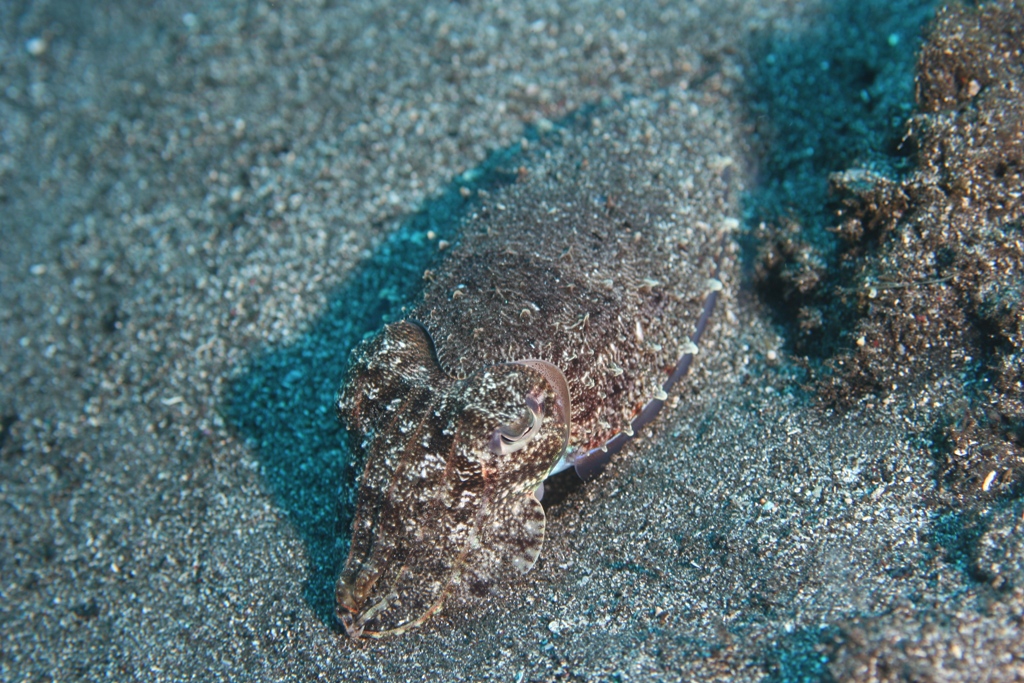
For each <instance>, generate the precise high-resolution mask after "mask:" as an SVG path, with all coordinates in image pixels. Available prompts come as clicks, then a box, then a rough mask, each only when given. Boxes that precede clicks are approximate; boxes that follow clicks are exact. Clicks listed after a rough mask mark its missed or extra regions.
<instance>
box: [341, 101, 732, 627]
mask: <svg viewBox="0 0 1024 683" xmlns="http://www.w3.org/2000/svg"><path fill="white" fill-rule="evenodd" d="M683 109H684V108H683V107H682V105H681V104H680V102H678V101H676V100H675V99H673V98H672V97H669V96H664V97H662V98H661V99H636V100H632V101H631V102H629V103H627V104H626V105H620V106H618V107H616V108H599V109H598V110H597V111H596V112H592V113H591V114H590V115H589V116H582V115H581V116H579V117H577V119H576V120H574V121H571V122H570V123H568V124H566V125H565V126H564V127H562V128H560V129H556V130H555V131H552V132H551V133H549V134H548V135H546V136H544V137H542V138H541V139H539V140H535V141H533V142H532V143H531V144H529V146H528V148H526V149H524V150H523V151H522V152H521V154H520V155H519V161H520V162H521V166H520V167H519V168H518V169H516V180H515V182H512V183H511V184H509V185H507V186H505V187H503V188H502V189H500V190H497V191H492V192H490V193H478V194H479V196H478V197H477V198H476V200H475V201H476V202H477V203H476V204H475V205H474V208H472V210H471V211H470V213H469V214H468V216H467V217H466V218H465V219H464V221H463V223H462V225H461V226H460V231H459V237H458V239H457V240H456V241H455V243H454V244H453V245H452V246H451V247H450V248H448V249H447V251H446V252H445V253H446V255H445V257H444V259H443V261H442V262H441V265H440V266H439V267H438V268H437V269H436V270H435V271H428V272H427V273H425V276H424V282H423V287H422V291H421V292H420V293H419V294H418V295H417V297H416V299H415V300H414V302H413V304H412V305H411V306H409V307H408V309H407V314H406V317H405V319H403V320H400V321H398V322H394V323H392V324H389V325H386V326H385V327H384V328H383V329H382V330H381V331H380V332H379V333H378V334H377V335H376V336H375V337H373V338H372V339H370V340H368V341H366V342H364V343H363V344H362V345H360V346H359V347H357V348H356V349H355V351H354V352H353V356H352V359H351V364H350V369H349V370H348V373H347V375H346V377H345V379H344V381H343V384H342V389H341V392H340V394H339V397H338V401H337V408H338V412H339V416H340V418H341V419H342V421H343V423H344V425H345V427H346V428H347V430H348V432H349V434H350V436H351V438H352V444H353V448H354V450H356V451H357V452H359V453H360V454H362V456H363V457H364V458H365V461H364V462H365V464H364V465H363V469H362V474H361V479H360V483H359V493H358V501H357V508H356V514H355V519H354V521H353V524H352V540H351V545H350V549H349V554H348V558H347V561H346V562H345V566H344V569H343V570H342V573H341V576H340V578H339V579H338V582H337V587H336V599H337V616H338V619H339V621H340V622H341V624H342V625H343V627H344V629H345V630H346V632H347V633H348V635H350V636H351V637H353V638H361V637H375V638H378V637H383V636H389V635H397V634H401V633H403V632H405V631H408V630H409V629H411V628H414V627H416V626H419V625H421V624H423V623H424V622H425V621H426V620H427V619H429V618H430V617H431V616H432V615H433V614H435V613H436V612H437V611H438V610H440V609H441V608H442V606H443V604H444V603H445V601H446V599H448V598H449V597H450V596H452V595H455V594H459V595H462V596H466V597H472V596H486V595H489V594H490V593H492V591H493V590H494V588H495V587H496V586H498V585H499V584H501V583H503V582H509V581H512V580H514V579H515V578H516V577H517V576H520V575H522V574H525V573H526V572H528V571H529V570H530V569H531V568H532V567H533V566H534V564H535V563H536V562H537V558H538V556H539V555H540V552H541V547H542V545H543V543H544V534H545V515H544V509H543V507H542V506H541V503H540V501H539V495H542V490H543V482H544V480H545V479H546V478H547V477H549V476H551V475H552V474H554V473H557V472H559V471H561V470H564V469H567V468H570V467H571V468H575V470H576V471H577V472H578V473H579V474H580V476H582V477H584V478H589V477H591V476H593V474H594V473H596V472H597V471H599V470H600V469H601V468H602V467H603V466H604V465H605V463H607V461H608V459H609V458H610V457H611V455H612V454H614V453H616V452H617V451H619V450H620V449H621V448H622V446H623V445H624V444H625V443H626V442H627V441H628V440H629V439H630V438H631V437H632V436H633V435H634V434H636V433H637V432H638V431H639V430H640V429H641V428H642V427H643V426H644V425H646V424H647V423H649V422H650V421H651V420H652V419H654V417H655V416H656V415H657V414H658V412H659V411H660V410H661V409H662V407H663V406H664V405H665V404H666V403H668V402H670V396H671V395H672V394H673V391H674V390H677V384H678V383H679V381H680V380H681V379H682V378H683V377H684V376H685V375H686V374H687V371H688V370H689V368H690V366H691V363H692V362H693V359H694V357H695V356H696V355H697V353H698V349H699V344H700V343H701V341H702V337H703V336H704V332H705V330H706V328H707V327H708V323H709V319H710V318H711V314H712V310H713V309H714V307H715V304H716V301H717V300H718V298H719V297H720V296H721V294H722V291H723V279H727V278H725V276H724V275H723V273H725V272H726V269H724V268H723V263H726V262H728V254H729V253H730V245H731V242H730V241H729V240H728V237H727V233H728V230H729V229H730V228H732V227H735V224H736V221H735V220H730V219H728V218H725V216H727V215H728V213H727V212H728V209H730V208H731V207H732V204H733V203H734V200H733V199H732V197H733V193H734V192H735V191H736V189H737V188H736V182H737V181H736V180H735V177H734V176H735V175H736V174H734V173H731V172H730V166H731V165H732V161H731V159H730V158H728V157H723V155H722V154H721V153H719V152H718V151H717V150H715V149H714V148H713V147H712V145H711V144H710V142H709V140H710V139H711V138H712V137H713V136H708V135H701V134H695V131H694V130H692V129H693V125H692V124H688V121H689V117H688V116H687V115H686V113H685V112H684V111H683ZM702 121H703V123H702V124H701V125H704V126H708V125H724V124H717V123H709V122H708V120H707V119H706V118H705V119H702ZM698 174H703V178H702V181H701V182H700V183H695V182H694V177H695V176H697V175H698ZM698 186H699V187H700V188H701V189H700V190H697V189H695V188H697V187H698Z"/></svg>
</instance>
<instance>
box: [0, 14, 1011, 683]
mask: <svg viewBox="0 0 1024 683" xmlns="http://www.w3.org/2000/svg"><path fill="white" fill-rule="evenodd" d="M137 5H138V4H137V3H128V2H124V3H116V2H97V3H76V2H67V1H62V0H52V1H49V2H47V1H40V2H8V3H4V4H3V5H2V6H0V27H2V28H0V55H2V63H0V121H2V129H0V131H2V139H0V234H2V236H3V245H2V246H0V323H2V326H0V427H2V431H0V540H2V544H3V546H2V550H0V595H2V599H0V624H2V627H0V630H2V637H0V674H2V677H3V679H4V680H10V681H64V680H123V681H130V680H147V681H164V680H166V681H180V680H202V681H206V680H231V681H239V680H256V681H276V680H314V679H316V680H319V679H328V680H333V679H344V680H375V681H383V680H395V681H402V680H452V681H455V680H503V681H504V680H513V681H548V680H586V681H603V680H650V679H658V680H717V679H722V680H738V681H742V680H773V681H798V680H807V681H818V680H824V681H828V680H916V681H920V680H964V681H968V680H970V681H978V680H1020V679H1022V678H1024V663H1022V661H1021V658H1020V657H1021V656H1020V654H1019V653H1020V652H1022V651H1024V633H1022V630H1021V629H1022V626H1021V624H1022V619H1024V597H1022V596H1024V541H1022V536H1021V534H1022V532H1021V525H1022V524H1024V522H1022V521H1021V520H1022V519H1024V502H1022V500H1021V493H1022V486H1021V481H1022V478H1024V460H1022V448H1021V441H1022V439H1024V437H1022V435H1021V424H1022V421H1024V409H1022V408H1021V402H1020V396H1021V391H1022V390H1021V388H1020V386H1021V384H1020V379H1021V377H1020V372H1021V371H1020V370H1019V369H1018V368H1019V367H1020V361H1021V355H1020V352H1021V347H1022V345H1024V341H1022V336H1021V335H1022V332H1021V330H1022V325H1024V323H1022V322H1021V313H1020V310H1021V305H1020V302H1021V299H1022V296H1024V295H1022V291H1024V275H1022V267H1021V263H1022V260H1024V259H1022V247H1021V240H1022V238H1021V232H1020V224H1021V223H1020V220H1021V216H1022V215H1024V214H1022V211H1021V207H1020V205H1019V203H1020V201H1019V198H1020V197H1021V196H1022V194H1024V193H1022V192H1021V191H1020V190H1021V181H1020V176H1019V175H1018V173H1019V172H1021V170H1022V169H1024V161H1022V158H1024V157H1022V156H1021V154H1020V152H1021V149H1020V146H1021V142H1020V140H1021V135H1020V126H1021V123H1020V121H1021V120H1022V119H1021V118H1020V117H1017V113H1018V112H1020V111H1022V108H1021V105H1020V102H1019V100H1020V98H1021V95H1020V93H1021V92H1022V91H1024V80H1022V77H1021V72H1020V69H1019V67H1017V66H1015V65H1019V64H1020V63H1021V59H1020V57H1021V53H1020V48H1021V37H1020V36H1021V35H1024V31H1022V30H1021V28H1020V27H1021V25H1022V18H1021V12H1022V10H1021V9H1020V8H1018V6H1017V5H1016V4H1015V3H1013V2H1000V3H992V4H989V5H984V6H983V8H982V9H979V10H974V9H968V10H962V11H961V10H957V11H952V12H948V11H947V12H945V13H942V14H941V16H942V17H945V19H943V20H941V21H939V22H938V23H934V18H935V16H936V13H937V12H938V11H939V10H938V7H936V6H935V5H934V4H933V3H931V2H924V1H913V0H896V1H884V2H883V1H881V0H878V1H876V0H871V1H868V2H852V1H850V2H847V1H845V0H840V1H836V2H825V1H814V0H804V1H796V0H794V1H784V2H776V1H769V0H762V1H761V2H740V1H739V0H726V1H725V2H722V1H716V2H703V1H699V0H698V1H693V2H681V3H670V2H648V3H643V4H642V5H641V6H640V7H637V8H632V9H624V8H623V7H620V6H619V5H617V4H614V3H613V4H608V3H602V2H584V3H575V4H573V5H572V6H571V7H560V6H559V5H558V4H557V3H548V2H536V3H532V2H526V3H519V2H513V3H508V2H467V3H418V2H410V3H400V2H395V3H377V2H366V3H358V2H357V3H335V2H330V1H329V0H322V1H320V2H316V1H310V2H289V3H277V4H275V3H267V2H237V3H233V2H220V3H217V4H212V3H205V4H200V5H193V4H188V3H181V2H172V1H169V2H159V3H156V4H155V6H154V7H147V8H142V7H139V6H137ZM986 12H987V13H988V14H986ZM943 22H944V23H943ZM929 26H931V27H933V28H931V29H929V28H928V27H929ZM994 27H995V28H994ZM961 29H962V30H961ZM925 36H930V38H928V40H929V41H931V42H930V43H927V44H926V45H929V44H930V45H933V46H937V47H936V49H935V50H933V51H932V52H931V53H929V52H927V51H925V52H922V45H923V43H922V41H923V39H924V37H925ZM944 41H946V42H944ZM956 41H961V42H959V43H956ZM971 41H973V42H971ZM952 44H955V45H957V46H959V47H958V49H956V50H947V51H944V50H943V49H942V48H943V46H944V45H952ZM963 45H967V46H968V47H970V46H974V48H973V49H975V51H974V52H972V51H971V50H970V49H966V48H965V49H960V48H962V47H963ZM993 45H995V46H997V47H998V49H995V48H994V47H992V46H993ZM990 48H991V49H990ZM954 53H955V54H957V55H963V60H962V61H961V62H956V63H952V62H948V60H947V62H948V63H947V62H944V61H943V58H942V55H943V54H954ZM919 55H921V56H919ZM979 55H982V56H979ZM984 55H991V57H988V56H984ZM972 60H973V61H972ZM915 74H916V75H917V87H915ZM922 84H923V85H922ZM638 99H643V100H644V101H648V100H649V101H655V102H668V103H670V104H671V103H675V104H674V105H673V106H679V107H684V108H686V109H685V111H692V112H693V117H694V120H693V124H692V125H693V130H694V131H703V132H704V133H705V134H707V135H709V136H714V137H713V138H712V139H710V140H709V141H706V144H705V146H708V145H711V146H713V147H715V148H716V149H720V150H721V151H722V155H721V159H722V160H727V162H723V163H726V165H727V166H729V167H730V169H731V170H730V174H731V177H732V178H733V182H734V184H735V189H736V191H735V192H734V193H732V194H729V195H728V196H727V197H726V198H725V199H724V200H723V201H722V203H721V205H720V206H718V207H717V208H716V209H715V211H716V212H717V213H718V217H719V218H720V219H721V220H722V221H730V224H735V223H737V222H738V224H739V226H740V227H739V229H738V230H737V231H736V232H735V234H734V237H735V240H734V242H735V247H734V253H735V254H736V258H735V259H734V260H733V261H731V263H732V266H731V269H730V272H728V273H727V274H726V277H725V279H726V282H727V284H728V285H729V286H728V289H727V292H726V296H725V297H724V301H723V305H722V306H721V307H720V310H719V312H718V313H717V315H716V319H715V323H714V329H713V332H712V336H711V337H710V340H709V343H708V345H707V346H706V347H705V348H704V349H702V353H701V355H700V357H699V362H698V363H697V366H696V368H695V372H694V373H691V376H690V378H688V380H687V383H686V386H685V387H683V389H682V396H681V400H680V401H679V403H678V405H677V406H676V407H675V408H674V409H673V410H671V411H668V414H667V415H664V416H663V418H662V419H660V420H659V422H658V423H657V424H656V425H655V426H654V429H653V430H651V431H650V432H649V433H648V434H647V435H645V437H644V438H641V439H638V440H636V441H635V442H633V443H632V444H631V445H630V446H629V447H628V448H627V449H626V450H625V451H624V452H623V453H622V454H620V456H619V457H618V458H617V459H616V460H615V461H614V463H613V464H612V466H611V467H610V468H609V471H607V472H606V473H605V474H604V475H602V476H601V477H600V478H598V479H597V480H595V481H593V482H589V483H587V484H585V485H577V484H572V483H568V482H563V484H564V485H563V486H562V487H560V488H559V487H556V488H555V492H554V495H552V496H550V497H549V499H548V500H546V501H545V503H546V506H547V510H546V512H547V518H548V521H547V538H546V541H545V548H544V551H543V553H542V555H541V559H540V561H539V562H538V564H537V566H536V567H535V568H534V570H533V571H531V572H530V574H529V575H528V576H527V577H526V579H524V580H523V581H522V582H520V583H517V584H513V585H509V586H507V587H506V588H505V589H504V590H503V593H502V595H501V596H500V597H497V598H495V599H492V600H489V601H485V602H483V603H476V604H474V605H472V606H471V607H466V606H464V605H460V604H458V603H453V604H452V605H450V606H449V608H448V609H446V610H445V611H444V612H443V613H442V614H441V615H439V616H438V617H436V618H434V619H433V620H432V621H430V622H429V623H428V624H427V625H426V626H425V627H424V628H422V629H420V630H418V631H415V632H412V633H410V634H408V635H405V636H403V637H401V638H398V639H394V640H389V641H383V642H360V643H354V642H352V641H350V640H349V639H348V638H347V637H346V636H345V635H344V634H343V633H342V632H341V631H340V630H339V628H338V627H337V625H336V624H335V623H334V619H333V601H334V596H333V585H334V580H335V578H336V576H337V572H338V569H339V563H340V562H341V561H342V560H343V559H344V553H345V550H346V543H347V529H346V524H347V522H348V520H350V519H351V515H352V506H353V502H352V501H353V496H354V489H355V486H356V477H357V469H356V466H355V464H354V463H353V462H352V461H351V458H350V454H349V450H348V447H347V444H346V441H345V438H344V434H343V432H342V430H341V428H340V426H339V425H338V423H337V421H336V419H335V416H334V412H333V401H334V397H335V393H336V391H337V389H338V383H339V382H340V378H341V376H342V374H343V372H344V369H345V366H346V360H347V357H348V353H349V351H350V350H351V349H352V348H353V346H354V345H355V344H356V343H357V342H358V341H359V340H360V339H362V338H363V336H364V335H366V334H368V333H372V332H373V331H375V330H376V329H377V328H379V326H380V325H381V323H382V322H383V321H385V320H389V319H394V317H395V316H397V315H400V308H399V307H400V305H401V303H402V302H403V301H405V300H407V299H408V298H409V297H410V296H412V295H415V293H416V287H417V286H418V280H419V277H420V276H421V274H422V269H423V268H424V267H426V266H427V265H429V264H431V263H433V262H435V261H436V259H438V258H443V254H441V255H440V256H439V255H438V248H437V242H438V241H439V240H440V239H445V238H449V239H455V238H456V236H457V229H458V225H459V220H460V218H461V217H462V216H463V212H464V211H465V193H464V192H462V188H464V187H467V186H469V185H471V184H472V183H473V182H477V181H479V182H485V181H486V179H487V178H489V177H491V176H490V174H491V173H492V172H495V170H496V169H497V170H499V171H500V170H501V165H502V164H503V163H504V162H505V160H506V156H504V155H507V154H508V151H509V150H511V149H514V148H515V147H516V146H517V145H518V144H519V143H520V141H521V140H522V139H523V138H524V137H525V138H529V137H530V136H537V135H545V134H551V132H552V131H556V130H557V128H558V126H559V125H560V122H561V121H564V120H566V119H567V117H571V116H572V115H573V114H574V112H577V111H578V110H580V109H581V108H586V107H589V106H600V107H620V106H631V105H630V102H633V101H636V100H638ZM1015 117H1016V118H1015ZM723 120H725V121H726V122H727V123H726V124H725V125H723V123H722V122H723ZM986 155H987V156H986ZM989 159H991V163H990V161H989ZM958 164H959V165H958ZM965 169H966V170H965ZM693 182H694V183H695V187H696V189H695V194H696V195H699V194H700V190H701V189H702V187H703V185H702V184H703V183H706V182H707V181H706V180H703V179H702V178H700V177H695V178H694V179H693ZM428 233H433V235H429V234H428ZM972 259H973V260H972ZM904 314H905V315H904ZM901 320H903V321H904V322H903V323H901V322H900V321H901ZM906 321H909V322H906ZM1015 373H1017V374H1015ZM1015 383H1016V384H1015Z"/></svg>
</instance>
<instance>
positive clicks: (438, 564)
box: [336, 322, 570, 638]
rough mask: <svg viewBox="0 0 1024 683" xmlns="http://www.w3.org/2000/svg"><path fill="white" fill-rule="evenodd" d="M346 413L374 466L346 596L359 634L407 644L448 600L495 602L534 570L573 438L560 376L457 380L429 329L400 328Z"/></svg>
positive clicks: (348, 398)
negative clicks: (557, 475)
mask: <svg viewBox="0 0 1024 683" xmlns="http://www.w3.org/2000/svg"><path fill="white" fill-rule="evenodd" d="M339 410H340V412H341V416H342V418H343V420H345V422H346V424H347V425H348V427H349V431H350V432H351V433H352V434H351V436H352V441H353V444H354V445H355V446H356V448H358V449H361V450H362V451H363V452H364V453H365V456H366V463H365V466H364V469H363V474H362V479H361V482H360V489H359V500H358V504H357V510H356V517H355V520H354V522H353V525H352V543H351V547H350V550H349V555H348V559H347V560H346V563H345V568H344V570H343V571H342V574H341V576H340V578H339V579H338V585H337V591H336V593H337V615H338V619H339V621H340V622H341V623H342V625H343V626H344V627H345V629H346V631H347V632H348V633H349V635H351V636H352V637H355V638H358V637H361V636H371V637H381V636H385V635H396V634H399V633H402V632H404V631H406V630H408V629H410V628H413V627H415V626H417V625H419V624H421V623H423V622H424V621H425V620H426V619H428V618H429V617H430V616H431V615H432V614H434V613H435V612H436V611H437V610H438V609H440V607H441V605H442V603H443V601H444V599H445V598H446V597H447V596H448V595H450V594H454V593H459V594H463V595H482V594H487V593H488V592H489V591H490V589H491V587H492V586H493V585H494V584H495V583H497V582H498V581H500V580H503V579H507V578H511V577H514V576H515V575H517V574H522V573H524V572H526V571H528V570H529V569H530V567H532V566H533V564H534V562H535V561H536V559H537V556H538V555H539V553H540V548H541V545H542V544H543V540H544V510H543V508H542V507H541V505H540V502H539V501H538V500H537V498H536V497H535V496H534V494H533V492H534V490H535V489H536V488H537V486H538V485H539V484H540V483H541V482H542V481H543V480H544V478H545V477H546V476H547V475H548V472H549V471H550V470H551V468H552V467H553V465H554V464H555V463H556V462H558V461H559V459H560V457H561V456H562V454H563V453H564V451H565V449H566V445H567V442H568V437H569V414H570V406H569V393H568V386H567V385H566V383H565V378H564V376H562V373H561V372H560V371H559V370H558V368H556V367H555V366H554V365H551V364H550V363H546V362H544V361H538V360H524V361H519V362H515V363H502V364H497V365H491V366H487V367H485V368H481V369H480V370H478V371H477V372H475V373H473V374H472V375H470V376H469V377H468V378H467V379H465V380H461V381H459V380H455V379H452V378H450V377H448V376H447V375H445V374H444V373H443V372H442V371H441V368H440V367H439V365H438V362H437V356H436V354H435V353H434V349H433V345H432V343H431V340H430V337H429V335H428V334H427V333H426V331H425V330H424V329H423V328H422V327H420V326H419V325H416V324H415V323H411V322H402V323H396V324H394V325H389V326H388V327H386V328H385V330H384V331H383V332H382V333H381V334H380V335H379V336H378V337H377V338H376V339H374V340H373V341H372V342H370V343H369V344H367V345H366V346H364V347H362V348H361V349H360V352H359V354H358V355H357V357H356V358H355V359H354V362H353V365H352V369H351V370H350V372H349V375H348V377H347V379H346V385H345V387H344V391H343V392H342V395H341V397H340V399H339Z"/></svg>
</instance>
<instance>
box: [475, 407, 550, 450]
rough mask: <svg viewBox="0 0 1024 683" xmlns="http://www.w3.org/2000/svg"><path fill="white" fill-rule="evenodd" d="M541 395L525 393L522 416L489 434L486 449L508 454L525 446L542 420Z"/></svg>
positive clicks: (536, 432)
mask: <svg viewBox="0 0 1024 683" xmlns="http://www.w3.org/2000/svg"><path fill="white" fill-rule="evenodd" d="M543 400H544V399H543V397H542V396H540V397H538V396H534V395H533V394H527V395H526V411H525V412H524V413H523V417H522V418H520V419H519V420H517V421H516V422H515V423H513V424H511V425H502V426H500V427H498V428H497V429H495V430H494V434H493V435H491V440H490V443H489V444H488V446H487V447H488V449H490V451H491V453H493V454H494V455H508V454H509V453H515V452H516V451H519V450H522V449H524V448H526V447H527V446H528V445H529V443H530V440H531V439H533V437H535V436H537V434H538V433H539V432H540V428H541V425H542V423H543V420H544V404H543Z"/></svg>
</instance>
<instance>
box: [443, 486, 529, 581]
mask: <svg viewBox="0 0 1024 683" xmlns="http://www.w3.org/2000/svg"><path fill="white" fill-rule="evenodd" d="M544 528H545V517H544V507H543V506H542V505H541V504H540V501H539V500H537V498H536V496H534V495H533V492H532V491H531V492H529V493H520V494H515V495H512V496H509V497H508V498H506V499H504V500H500V501H497V502H496V503H495V504H494V505H492V506H491V507H490V509H489V510H488V514H487V515H486V519H485V520H484V522H483V524H482V525H481V527H480V536H479V539H480V543H479V546H477V547H476V548H475V549H474V551H473V557H472V559H471V560H470V561H467V563H466V566H467V568H471V569H468V570H467V571H466V574H465V576H464V577H463V578H464V581H465V582H466V584H467V585H468V588H469V591H470V593H471V594H472V595H476V596H483V595H487V594H489V593H490V592H491V588H492V586H493V585H494V584H495V583H498V582H499V581H505V580H507V579H508V578H510V577H515V576H519V575H522V574H525V573H526V572H528V571H530V569H532V568H533V565H534V564H536V562H537V558H538V557H539V556H540V551H541V548H542V547H543V545H544Z"/></svg>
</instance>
